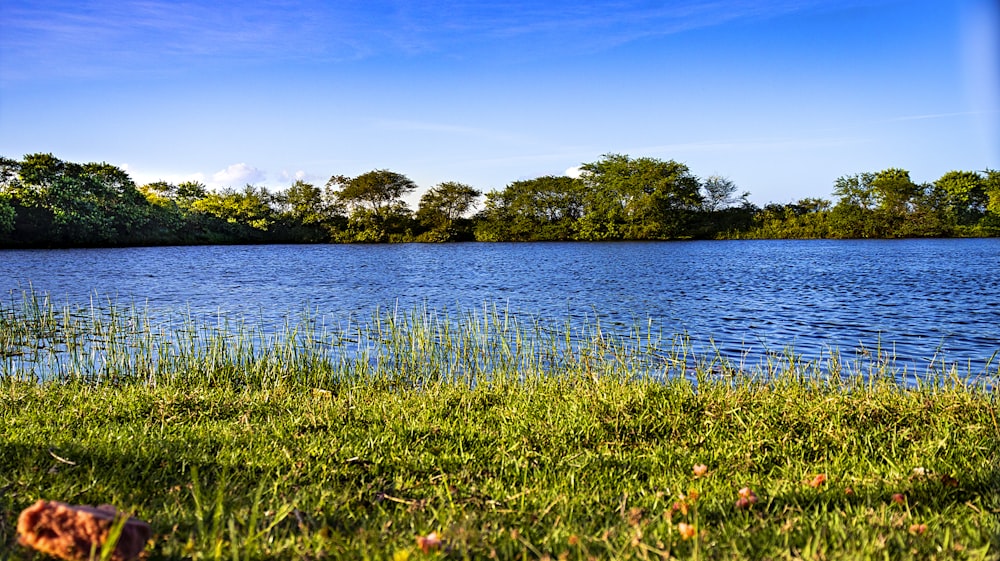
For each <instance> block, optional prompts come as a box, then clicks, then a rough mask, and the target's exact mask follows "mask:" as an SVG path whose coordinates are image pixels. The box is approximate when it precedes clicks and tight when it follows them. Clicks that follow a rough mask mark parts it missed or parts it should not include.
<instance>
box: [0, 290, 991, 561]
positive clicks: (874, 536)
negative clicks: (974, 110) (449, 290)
mask: <svg viewBox="0 0 1000 561" xmlns="http://www.w3.org/2000/svg"><path fill="white" fill-rule="evenodd" d="M0 322H2V325H0V333H2V335H0V337H2V338H3V339H2V340H0V356H2V360H3V368H5V369H6V370H5V371H4V373H3V378H2V380H0V514H2V515H0V559H6V558H11V559H22V558H23V559H27V558H28V553H27V552H26V551H25V550H23V549H21V548H19V547H18V546H16V545H15V536H14V527H15V522H16V516H17V513H18V512H19V511H20V510H21V509H23V508H25V507H26V506H28V505H30V504H32V503H33V502H34V501H35V500H37V499H39V498H44V499H54V500H62V501H67V502H71V503H84V504H100V503H111V504H115V505H116V506H118V507H119V508H121V509H123V510H125V511H130V512H134V513H135V514H136V515H137V516H139V517H140V518H143V519H145V520H147V521H149V522H150V523H151V524H152V526H153V529H154V532H155V534H156V538H155V540H154V542H153V543H151V545H150V547H149V555H150V558H151V559H161V558H162V559H220V558H225V559H272V558H283V559H321V558H329V559H337V558H376V559H383V558H384V559H407V558H409V559H419V558H455V559H462V558H489V557H495V558H499V559H513V558H521V557H526V558H545V557H548V558H551V559H589V558H597V559H602V558H638V559H647V558H653V559H655V558H670V557H674V558H680V559H689V558H695V557H697V558H709V559H733V558H753V559H760V558H767V559H796V558H803V559H857V558H890V559H899V558H914V559H931V558H938V559H952V558H955V559H980V558H986V559H996V558H998V552H1000V537H998V536H1000V525H998V513H1000V470H998V468H997V463H996V458H997V457H1000V446H998V443H1000V427H998V424H997V412H996V410H997V396H996V392H995V391H993V390H992V389H991V388H992V387H995V385H996V378H995V371H994V372H993V373H987V374H989V375H992V376H993V378H992V379H991V378H989V377H988V376H986V377H980V378H978V379H976V380H966V379H964V378H962V377H961V376H958V375H957V373H956V372H955V371H953V370H952V371H944V370H943V371H941V372H937V373H935V372H929V373H927V374H926V375H925V376H922V377H921V378H920V381H919V382H918V383H916V384H915V385H913V386H904V385H902V384H900V382H899V379H900V377H899V372H898V371H897V370H896V369H895V368H894V367H893V365H892V364H891V361H885V360H882V361H877V362H876V363H875V364H874V365H872V364H870V363H860V362H858V361H855V360H838V359H831V360H830V361H827V362H826V363H825V364H823V365H816V364H813V363H802V362H800V361H797V360H796V359H795V358H794V355H793V354H791V353H789V354H788V355H786V356H776V357H774V358H773V359H772V360H771V361H769V362H766V363H764V364H761V365H757V366H755V367H753V368H749V367H743V368H741V367H734V366H733V365H732V364H730V363H727V362H726V361H724V360H722V359H720V358H718V357H699V356H696V354H695V353H693V352H691V351H690V346H689V345H687V344H686V342H685V341H684V340H683V339H674V338H661V337H659V336H657V335H655V334H652V333H647V332H645V331H643V330H642V329H637V330H636V331H635V332H634V333H632V334H629V335H620V334H619V335H612V334H609V333H606V332H604V331H603V330H602V329H601V327H600V326H599V325H598V324H594V325H591V326H586V327H584V328H571V327H570V326H561V327H560V326H556V327H553V326H552V325H551V324H545V323H542V322H539V321H526V322H522V321H521V320H518V318H516V317H513V316H512V315H510V314H506V313H504V312H503V311H502V310H494V309H486V310H483V311H477V312H475V313H472V312H470V313H467V314H464V315H460V316H459V317H457V318H456V317H455V316H446V315H444V314H437V313H435V312H433V311H428V310H415V311H408V312H405V313H400V312H391V311H389V312H383V313H381V314H378V315H377V316H376V317H375V318H373V319H371V320H369V321H366V322H354V321H352V322H345V323H344V324H343V325H338V326H335V327H329V326H324V325H322V324H321V323H320V322H318V321H316V320H315V319H310V318H308V317H305V318H303V319H302V321H296V322H289V324H288V325H287V326H286V327H285V328H284V329H283V330H281V331H279V332H278V333H271V332H265V331H263V330H262V329H260V328H259V327H256V326H252V325H248V324H243V323H238V322H233V323H227V322H226V321H225V320H216V321H214V322H212V321H207V320H206V321H201V320H197V319H194V318H190V317H183V318H179V319H176V320H171V319H170V318H164V317H160V316H157V315H156V314H155V313H153V312H147V311H140V310H137V309H135V308H131V307H130V308H128V309H117V308H114V309H111V308H109V306H99V305H95V306H93V307H91V308H90V309H86V310H69V309H65V308H56V307H53V306H51V305H49V304H48V303H47V302H46V301H45V300H44V299H42V298H37V297H32V298H28V299H27V300H26V301H25V303H24V304H23V305H22V304H17V305H16V306H11V307H9V308H2V309H0ZM28 359H31V360H33V361H34V362H31V361H29V360H28ZM991 380H992V386H991V385H990V384H989V383H990V381H991Z"/></svg>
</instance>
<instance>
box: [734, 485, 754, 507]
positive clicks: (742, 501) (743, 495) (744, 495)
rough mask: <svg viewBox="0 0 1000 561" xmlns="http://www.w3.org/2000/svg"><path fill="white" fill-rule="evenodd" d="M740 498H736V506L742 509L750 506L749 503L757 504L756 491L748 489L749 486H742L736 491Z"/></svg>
mask: <svg viewBox="0 0 1000 561" xmlns="http://www.w3.org/2000/svg"><path fill="white" fill-rule="evenodd" d="M736 493H737V494H738V495H739V496H740V498H739V499H737V500H736V508H737V509H739V510H743V509H746V508H750V505H754V504H757V493H754V492H753V491H751V490H750V488H749V487H744V488H742V489H740V490H739V491H737V492H736Z"/></svg>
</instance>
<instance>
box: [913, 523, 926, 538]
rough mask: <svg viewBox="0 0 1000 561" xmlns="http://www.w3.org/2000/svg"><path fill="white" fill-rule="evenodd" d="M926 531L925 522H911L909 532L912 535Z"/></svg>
mask: <svg viewBox="0 0 1000 561" xmlns="http://www.w3.org/2000/svg"><path fill="white" fill-rule="evenodd" d="M926 531H927V524H911V525H910V533H911V534H913V535H914V536H919V535H920V534H923V533H924V532H926Z"/></svg>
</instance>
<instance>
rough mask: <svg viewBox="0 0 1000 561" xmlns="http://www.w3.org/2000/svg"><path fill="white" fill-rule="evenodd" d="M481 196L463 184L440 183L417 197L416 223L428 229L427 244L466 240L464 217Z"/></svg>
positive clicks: (465, 221)
mask: <svg viewBox="0 0 1000 561" xmlns="http://www.w3.org/2000/svg"><path fill="white" fill-rule="evenodd" d="M482 195H483V194H482V193H481V192H480V191H478V190H476V189H474V188H473V187H471V186H469V185H466V184H464V183H457V182H454V181H448V182H445V183H440V184H438V185H436V186H434V187H432V188H431V189H429V190H428V191H427V192H426V193H424V194H423V195H422V196H421V197H420V205H419V207H418V208H417V220H418V221H419V222H420V224H421V226H423V227H424V228H426V229H427V232H426V233H425V234H424V236H423V239H424V240H426V241H451V240H458V239H468V237H469V235H470V234H471V232H470V231H469V227H468V226H469V221H468V220H466V219H465V215H466V214H467V213H468V212H469V211H470V210H471V209H472V208H473V206H474V205H475V204H476V201H477V200H478V199H479V197H481V196H482Z"/></svg>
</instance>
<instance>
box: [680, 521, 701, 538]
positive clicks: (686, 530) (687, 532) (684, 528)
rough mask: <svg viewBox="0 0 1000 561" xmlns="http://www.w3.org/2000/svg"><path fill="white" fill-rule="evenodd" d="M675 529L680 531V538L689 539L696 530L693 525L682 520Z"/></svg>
mask: <svg viewBox="0 0 1000 561" xmlns="http://www.w3.org/2000/svg"><path fill="white" fill-rule="evenodd" d="M677 531H678V532H679V533H680V535H681V539H682V540H689V539H691V538H693V537H694V536H695V534H696V533H697V532H698V531H697V530H695V527H694V526H692V525H690V524H685V523H684V522H681V523H680V524H678V525H677Z"/></svg>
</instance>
